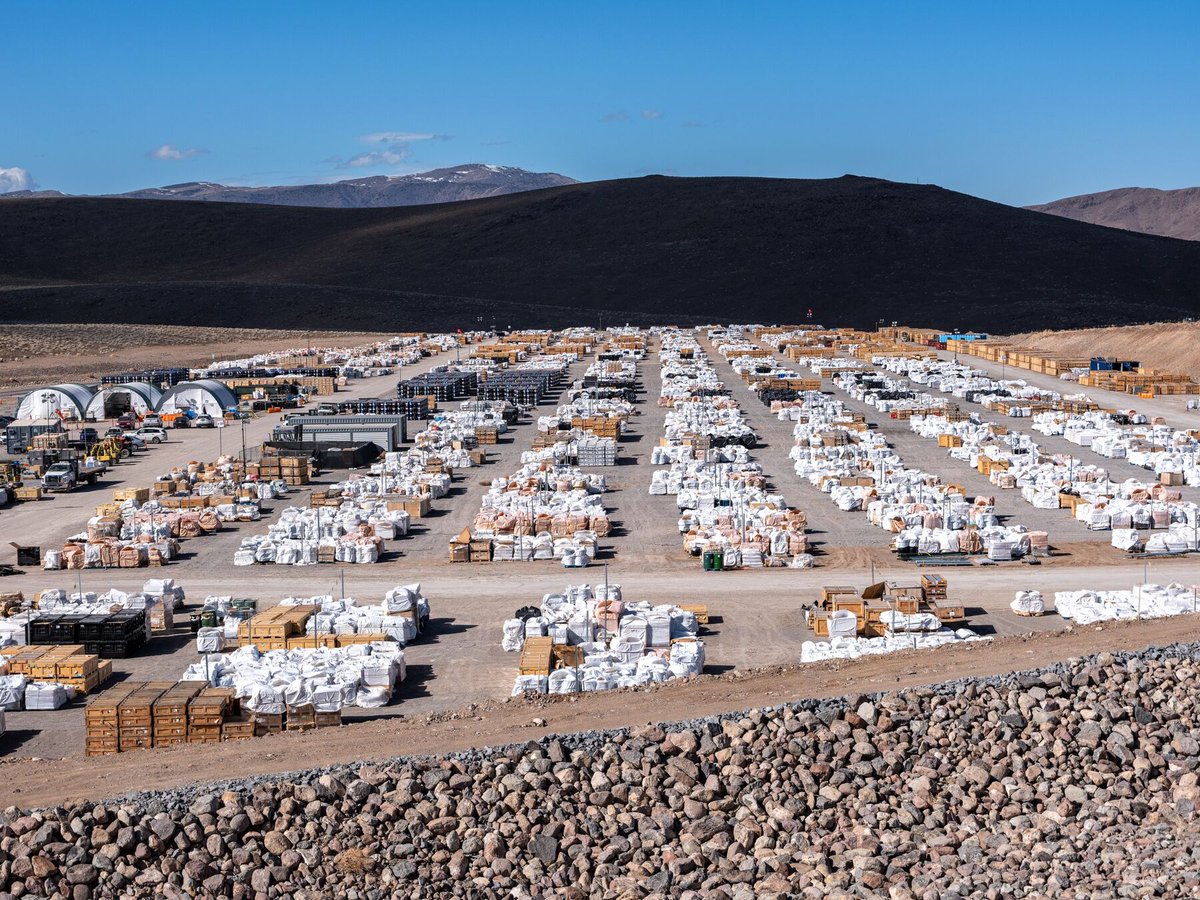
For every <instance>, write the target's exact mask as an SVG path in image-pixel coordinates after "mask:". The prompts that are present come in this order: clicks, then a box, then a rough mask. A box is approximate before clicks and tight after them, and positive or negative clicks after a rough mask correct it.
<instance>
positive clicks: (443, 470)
mask: <svg viewBox="0 0 1200 900" xmlns="http://www.w3.org/2000/svg"><path fill="white" fill-rule="evenodd" d="M510 412H512V413H513V414H514V415H512V416H510V415H509V413H510ZM515 412H516V411H515V409H514V408H512V407H509V406H508V404H505V403H503V402H491V401H476V400H471V401H463V402H462V404H461V408H460V409H459V410H455V411H446V412H442V413H438V414H437V415H436V416H435V417H434V418H432V419H431V420H430V421H429V423H428V424H427V425H426V427H425V428H424V429H422V430H421V431H420V432H419V433H418V434H417V435H416V436H415V438H414V440H413V446H412V447H411V448H409V449H407V450H401V451H392V452H387V453H385V454H384V455H383V458H382V459H380V460H378V461H376V462H374V463H372V464H371V467H370V473H369V474H366V475H360V474H352V475H351V476H350V478H348V479H347V480H345V481H340V482H338V483H336V484H334V485H332V486H331V487H329V488H327V489H325V490H321V491H314V492H313V497H312V505H313V506H314V507H325V508H326V509H339V510H354V509H363V508H364V507H369V508H371V509H375V508H376V506H377V504H378V503H381V502H382V503H384V504H385V505H386V507H387V508H388V509H389V510H391V511H392V512H397V513H398V512H404V513H405V514H406V517H407V518H405V517H400V516H395V517H393V518H392V519H391V520H390V522H377V523H375V525H376V528H377V530H381V531H380V533H381V536H383V537H403V536H404V535H405V534H407V532H408V527H409V525H410V520H411V519H414V518H423V517H425V516H428V515H429V514H430V511H431V509H432V506H433V503H434V502H435V501H437V500H440V499H442V498H444V497H446V496H447V495H448V494H449V492H450V488H451V485H452V483H453V481H454V474H455V472H456V471H457V470H460V469H468V468H472V467H474V466H479V465H482V464H483V463H484V462H485V461H486V459H487V454H486V451H484V450H482V449H481V446H480V445H491V444H495V443H496V441H497V439H498V437H499V435H501V434H503V433H504V432H506V431H507V430H508V422H509V419H510V418H511V419H513V420H514V421H515V418H516V417H515ZM389 524H390V525H391V528H390V530H391V532H392V533H391V534H390V535H389V534H388V533H387V532H388V530H389V527H388V526H389Z"/></svg>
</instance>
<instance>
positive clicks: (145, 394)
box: [87, 381, 163, 419]
mask: <svg viewBox="0 0 1200 900" xmlns="http://www.w3.org/2000/svg"><path fill="white" fill-rule="evenodd" d="M162 396H163V394H162V391H160V390H159V389H158V388H156V387H155V386H154V385H152V384H145V383H144V382H139V381H130V382H125V383H123V384H109V385H105V386H104V387H102V388H100V390H98V391H97V392H96V393H95V395H94V396H93V397H92V399H91V402H89V403H88V408H87V415H88V418H89V419H115V418H117V417H118V416H122V415H124V414H125V413H127V412H131V413H134V414H135V415H138V416H144V415H146V414H147V413H151V412H154V411H155V410H156V409H158V404H159V403H160V402H161V401H162Z"/></svg>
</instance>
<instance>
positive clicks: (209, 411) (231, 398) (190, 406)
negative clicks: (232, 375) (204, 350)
mask: <svg viewBox="0 0 1200 900" xmlns="http://www.w3.org/2000/svg"><path fill="white" fill-rule="evenodd" d="M237 402H238V401H237V396H236V395H235V394H234V393H233V391H231V390H230V389H229V388H228V387H226V386H225V385H224V384H222V383H221V382H219V381H214V380H212V379H211V378H206V379H203V380H201V381H181V382H180V383H179V384H177V385H175V386H174V387H173V388H171V389H170V390H169V391H167V392H166V393H165V394H163V396H162V399H161V400H160V401H159V403H158V412H160V413H174V412H181V413H186V412H193V413H195V414H196V415H209V416H214V417H215V416H222V415H224V414H225V410H227V409H233V408H234V407H236V406H237Z"/></svg>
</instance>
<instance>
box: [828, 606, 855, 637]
mask: <svg viewBox="0 0 1200 900" xmlns="http://www.w3.org/2000/svg"><path fill="white" fill-rule="evenodd" d="M856 634H858V617H857V616H856V615H855V614H854V613H852V612H850V610H848V609H838V610H834V611H833V612H832V613H830V615H829V636H830V637H831V638H835V637H854V636H855V635H856Z"/></svg>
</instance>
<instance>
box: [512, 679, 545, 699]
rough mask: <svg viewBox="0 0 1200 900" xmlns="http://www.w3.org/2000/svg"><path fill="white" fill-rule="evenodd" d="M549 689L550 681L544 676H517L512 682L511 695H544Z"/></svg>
mask: <svg viewBox="0 0 1200 900" xmlns="http://www.w3.org/2000/svg"><path fill="white" fill-rule="evenodd" d="M549 688H550V680H549V678H547V677H546V676H545V675H518V676H517V677H516V680H515V681H514V682H513V689H512V695H513V696H514V697H520V696H521V695H522V694H530V693H533V694H545V693H547V691H548V690H549Z"/></svg>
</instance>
